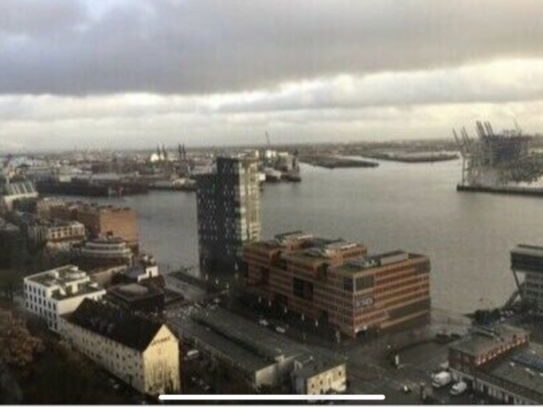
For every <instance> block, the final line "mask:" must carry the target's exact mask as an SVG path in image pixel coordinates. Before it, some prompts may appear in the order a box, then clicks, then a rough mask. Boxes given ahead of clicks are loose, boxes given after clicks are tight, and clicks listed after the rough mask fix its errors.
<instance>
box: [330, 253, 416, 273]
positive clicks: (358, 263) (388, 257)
mask: <svg viewBox="0 0 543 407" xmlns="http://www.w3.org/2000/svg"><path fill="white" fill-rule="evenodd" d="M422 257H424V256H423V255H420V254H414V253H407V252H404V251H403V250H394V251H390V252H386V253H380V254H373V255H367V256H360V257H356V258H352V259H348V260H346V261H345V262H344V263H343V264H341V265H340V266H338V267H337V269H336V270H339V271H345V272H349V273H355V272H357V271H363V270H370V269H373V268H378V267H385V266H388V265H390V264H395V263H400V262H403V261H406V260H409V259H415V258H422Z"/></svg>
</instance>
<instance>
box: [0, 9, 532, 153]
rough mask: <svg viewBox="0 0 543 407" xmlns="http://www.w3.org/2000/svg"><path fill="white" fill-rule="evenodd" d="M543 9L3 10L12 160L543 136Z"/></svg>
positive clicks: (1, 45)
mask: <svg viewBox="0 0 543 407" xmlns="http://www.w3.org/2000/svg"><path fill="white" fill-rule="evenodd" d="M542 12H543V3H541V2H538V1H537V0H517V1H509V0H458V1H455V2H447V1H445V0H406V1H402V2H398V1H393V0H379V1H377V0H372V1H364V2H361V1H348V0H342V1H325V0H313V1H310V2H308V1H301V0H295V1H275V2H269V1H263V0H256V1H255V0H253V1H251V2H246V1H237V0H232V1H227V2H225V1H218V0H197V1H195V0H162V1H151V0H135V1H128V0H93V1H90V0H48V1H47V2H44V1H40V0H3V1H2V2H0V153H7V152H14V153H17V152H25V151H43V150H51V149H62V150H70V149H74V148H77V149H79V150H84V149H87V148H92V149H97V148H131V149H141V148H152V147H153V146H154V145H156V143H164V144H166V145H167V146H169V145H171V146H174V145H177V143H179V142H182V143H185V144H186V145H187V146H188V147H195V146H212V145H221V146H231V145H257V144H264V143H265V137H264V132H265V131H269V133H270V135H271V136H272V142H273V143H277V144H287V143H292V142H299V143H310V142H318V143H321V142H354V141H390V140H400V139H424V138H447V137H451V128H452V127H461V126H467V127H468V128H469V126H471V125H472V124H473V122H474V121H475V120H477V119H481V120H490V121H492V123H493V124H494V128H495V129H496V130H497V129H501V128H513V127H514V120H515V119H516V120H517V121H518V123H519V124H520V126H521V127H522V128H523V129H525V130H526V131H529V132H535V133H540V132H542V131H543V118H542V117H541V115H540V114H539V112H540V110H541V108H542V107H543V55H542V54H543V47H542V45H543V44H542V43H541V42H542V41H543V40H542V39H541V38H543V26H542V25H541V24H540V22H539V16H540V15H541V14H542Z"/></svg>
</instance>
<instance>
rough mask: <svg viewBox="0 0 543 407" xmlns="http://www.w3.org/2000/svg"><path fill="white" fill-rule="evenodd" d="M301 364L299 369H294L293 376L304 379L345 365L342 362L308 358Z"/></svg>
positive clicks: (301, 361)
mask: <svg viewBox="0 0 543 407" xmlns="http://www.w3.org/2000/svg"><path fill="white" fill-rule="evenodd" d="M300 363H301V364H302V367H301V368H298V369H296V370H295V371H294V372H295V375H296V376H298V377H301V378H304V379H310V378H311V377H313V376H315V375H318V374H321V373H324V372H327V371H328V370H330V369H335V368H336V367H338V366H340V365H343V364H345V362H343V361H339V360H338V359H330V358H322V357H321V358H318V359H315V358H313V357H309V358H308V359H307V360H300Z"/></svg>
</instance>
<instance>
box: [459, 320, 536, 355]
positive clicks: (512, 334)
mask: <svg viewBox="0 0 543 407" xmlns="http://www.w3.org/2000/svg"><path fill="white" fill-rule="evenodd" d="M528 334H529V333H528V331H525V330H524V329H521V328H517V327H513V326H511V325H496V326H494V327H492V328H487V329H483V328H478V329H475V330H474V331H472V332H471V333H470V334H469V335H467V336H465V337H464V338H462V339H460V340H458V341H456V342H454V343H452V344H451V345H450V348H451V349H455V350H458V351H460V352H462V353H465V354H468V355H471V356H478V355H480V354H481V353H485V352H487V351H489V350H492V349H494V348H495V347H496V346H498V345H500V344H502V343H507V342H513V341H515V340H516V339H517V338H520V337H524V336H527V335H528Z"/></svg>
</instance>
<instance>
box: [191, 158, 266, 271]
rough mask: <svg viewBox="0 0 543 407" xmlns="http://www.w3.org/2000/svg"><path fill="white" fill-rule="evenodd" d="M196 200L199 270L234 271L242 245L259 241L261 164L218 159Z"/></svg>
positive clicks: (202, 179)
mask: <svg viewBox="0 0 543 407" xmlns="http://www.w3.org/2000/svg"><path fill="white" fill-rule="evenodd" d="M196 200H197V212H198V249H199V258H200V269H201V270H202V271H203V272H204V273H206V274H208V273H217V274H219V275H225V274H229V273H233V272H235V271H236V270H237V269H238V266H239V259H240V256H241V250H242V247H243V245H244V244H245V243H247V242H251V241H256V240H258V239H260V233H261V219H260V217H261V214H260V188H259V182H258V162H257V161H256V160H254V159H249V158H226V157H219V158H217V169H216V172H214V173H211V174H205V175H200V176H199V177H198V182H197V194H196Z"/></svg>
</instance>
